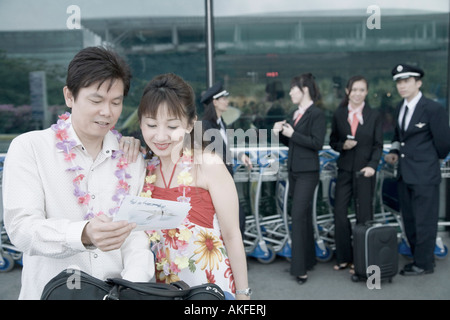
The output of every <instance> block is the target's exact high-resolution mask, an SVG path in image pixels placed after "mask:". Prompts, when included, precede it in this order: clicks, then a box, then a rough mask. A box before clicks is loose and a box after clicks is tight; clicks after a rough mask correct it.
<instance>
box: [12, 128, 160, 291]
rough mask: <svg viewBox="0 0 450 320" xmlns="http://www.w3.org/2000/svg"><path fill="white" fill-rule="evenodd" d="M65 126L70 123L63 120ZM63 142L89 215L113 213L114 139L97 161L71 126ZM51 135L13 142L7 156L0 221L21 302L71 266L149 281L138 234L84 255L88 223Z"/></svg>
mask: <svg viewBox="0 0 450 320" xmlns="http://www.w3.org/2000/svg"><path fill="white" fill-rule="evenodd" d="M69 121H70V120H69ZM68 133H69V134H70V137H71V138H72V139H74V140H76V142H77V146H76V147H74V148H73V149H72V152H74V153H75V154H76V155H77V156H76V159H75V160H74V161H75V164H76V165H79V166H81V167H82V168H84V170H83V172H82V173H83V174H84V175H85V178H84V180H83V181H82V182H81V185H80V188H81V189H82V190H84V191H88V192H89V193H90V195H91V201H90V204H91V205H92V206H93V211H94V212H96V213H97V212H99V211H103V212H105V213H106V212H108V211H109V209H110V208H113V207H115V202H114V201H113V200H112V196H113V195H114V194H115V188H116V186H117V182H118V179H117V178H116V176H115V174H114V173H115V171H116V170H117V168H116V164H117V159H112V158H111V154H112V151H113V150H117V149H118V142H117V139H116V137H115V136H114V135H113V134H112V133H111V132H108V134H107V135H106V137H105V139H104V141H103V148H102V150H101V151H100V153H99V155H98V156H97V159H95V161H93V160H92V157H91V156H90V155H89V154H88V153H87V151H86V150H85V148H84V147H83V145H82V144H81V142H80V140H79V138H78V137H77V136H76V133H75V131H74V130H73V128H72V127H70V129H68ZM56 143H57V140H56V138H55V132H54V131H53V130H52V129H50V128H49V129H46V130H41V131H33V132H28V133H25V134H23V135H20V136H19V137H17V138H15V139H14V140H13V141H12V143H11V145H10V147H9V150H8V153H7V155H6V161H5V165H4V170H3V202H4V222H5V227H6V230H7V232H8V235H9V236H10V239H11V241H12V243H13V244H14V245H15V246H16V247H17V248H18V249H19V250H21V251H23V253H24V257H23V269H22V288H21V292H20V297H19V298H20V299H39V298H40V296H41V294H42V290H43V288H44V286H45V284H46V283H47V282H48V281H49V280H50V279H51V278H53V277H54V276H56V275H57V274H58V273H60V272H61V271H63V270H64V269H66V268H68V267H76V268H79V269H81V270H82V271H85V272H87V273H89V274H91V275H93V276H94V277H97V278H99V279H103V280H104V279H106V278H110V277H123V278H126V279H128V280H130V281H149V280H150V279H151V278H152V277H153V275H154V259H153V254H152V253H151V251H150V249H149V242H148V238H147V236H146V234H145V233H144V232H139V231H135V232H132V233H131V234H130V236H129V237H128V238H127V240H126V241H125V243H124V244H123V246H122V248H121V249H118V250H114V251H109V252H102V251H101V250H99V249H92V250H89V249H86V248H85V247H84V245H83V244H82V242H81V234H82V231H83V229H84V227H85V225H86V223H87V221H84V220H83V217H84V215H85V214H86V211H87V208H86V206H85V205H80V204H78V202H77V198H76V197H75V196H74V195H73V192H74V186H73V183H72V180H73V179H74V178H75V173H74V172H69V171H66V169H68V168H69V167H71V164H70V163H68V162H67V161H65V160H64V154H63V152H61V151H59V150H57V148H56V147H55V144H56ZM127 173H129V174H130V175H131V176H132V178H131V179H128V180H127V182H128V183H129V185H130V194H131V195H137V194H138V193H139V192H140V190H141V189H142V186H143V183H144V177H145V166H144V161H143V159H142V158H140V159H139V160H138V161H137V163H134V164H130V165H129V166H128V169H127Z"/></svg>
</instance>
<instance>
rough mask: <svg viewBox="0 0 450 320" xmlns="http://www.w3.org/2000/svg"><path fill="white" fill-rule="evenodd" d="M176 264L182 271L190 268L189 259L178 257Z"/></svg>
mask: <svg viewBox="0 0 450 320" xmlns="http://www.w3.org/2000/svg"><path fill="white" fill-rule="evenodd" d="M174 262H175V264H176V265H177V266H178V269H180V270H181V269H184V268H187V267H189V258H188V257H176V258H175V261H174Z"/></svg>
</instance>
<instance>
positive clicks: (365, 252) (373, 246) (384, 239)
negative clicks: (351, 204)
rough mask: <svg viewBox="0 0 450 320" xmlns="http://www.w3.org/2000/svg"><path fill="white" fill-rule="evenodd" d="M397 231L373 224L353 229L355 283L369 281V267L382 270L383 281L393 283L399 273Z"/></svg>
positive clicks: (390, 227)
mask: <svg viewBox="0 0 450 320" xmlns="http://www.w3.org/2000/svg"><path fill="white" fill-rule="evenodd" d="M397 243H398V242H397V230H396V228H395V227H393V226H388V225H383V224H377V223H373V222H369V223H366V224H364V225H356V226H355V227H354V228H353V263H354V265H355V274H353V275H352V280H353V281H355V282H356V281H359V280H363V279H367V278H368V277H369V276H370V274H368V273H367V272H368V271H367V268H368V267H369V266H373V265H374V266H377V267H379V268H380V278H381V280H388V281H389V282H391V281H392V278H393V277H394V276H395V275H396V274H397V272H398V251H397Z"/></svg>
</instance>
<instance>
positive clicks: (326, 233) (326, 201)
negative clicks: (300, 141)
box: [312, 149, 339, 262]
mask: <svg viewBox="0 0 450 320" xmlns="http://www.w3.org/2000/svg"><path fill="white" fill-rule="evenodd" d="M338 158H339V153H337V152H335V151H333V150H332V149H324V150H321V151H319V160H320V179H319V183H318V185H317V186H316V190H315V191H314V198H313V204H312V206H313V213H312V214H313V230H314V239H315V250H316V259H317V260H318V261H320V262H327V261H330V260H331V259H332V258H333V253H334V249H335V241H334V213H333V208H334V190H335V187H336V178H337V163H336V161H337V159H338ZM319 196H320V197H319Z"/></svg>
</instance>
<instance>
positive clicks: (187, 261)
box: [138, 74, 251, 299]
mask: <svg viewBox="0 0 450 320" xmlns="http://www.w3.org/2000/svg"><path fill="white" fill-rule="evenodd" d="M138 117H139V122H140V127H141V131H142V135H143V137H144V140H145V142H146V144H147V147H148V149H149V158H150V160H149V162H148V165H147V177H146V181H145V185H144V188H143V190H142V193H141V196H146V197H152V198H158V199H164V200H172V201H180V202H189V203H190V205H191V210H190V211H189V213H188V215H187V217H186V219H185V220H184V222H183V223H182V224H181V225H180V226H179V227H178V228H175V229H170V230H149V231H147V233H148V235H149V237H150V241H151V246H152V250H153V252H154V253H155V258H156V259H155V264H156V266H155V269H156V270H155V272H156V280H157V281H158V282H165V283H171V282H174V281H179V280H183V281H185V282H186V283H187V284H189V285H191V286H193V285H198V284H203V283H215V284H217V285H218V286H220V287H221V288H222V289H223V290H224V291H226V292H228V293H231V294H233V295H234V294H235V296H236V298H237V299H246V298H248V297H249V293H250V292H251V291H250V290H249V288H248V281H247V265H246V256H245V251H244V247H243V242H242V238H241V233H240V231H239V217H238V211H239V206H238V196H237V192H236V188H235V184H234V181H233V179H232V178H231V176H230V175H229V173H228V171H227V169H226V167H225V165H224V164H223V161H222V159H221V158H219V157H218V156H216V155H214V154H212V153H209V152H205V151H203V150H202V148H201V147H200V145H201V143H194V141H193V140H194V139H193V136H194V134H193V131H194V130H193V129H194V123H195V121H196V120H197V114H196V109H195V100H194V93H193V90H192V88H191V87H190V86H189V85H188V84H187V83H186V82H184V80H183V79H181V78H180V77H178V76H176V75H174V74H165V75H160V76H158V77H156V78H154V79H153V80H152V81H150V82H149V84H148V85H147V87H146V88H145V90H144V94H143V96H142V99H141V102H140V105H139V110H138ZM199 129H200V133H202V132H201V127H200V128H198V127H196V130H199ZM191 133H192V134H191ZM218 135H219V136H220V133H218ZM194 146H196V147H195V148H194Z"/></svg>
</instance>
